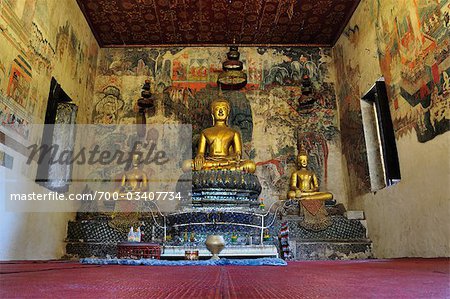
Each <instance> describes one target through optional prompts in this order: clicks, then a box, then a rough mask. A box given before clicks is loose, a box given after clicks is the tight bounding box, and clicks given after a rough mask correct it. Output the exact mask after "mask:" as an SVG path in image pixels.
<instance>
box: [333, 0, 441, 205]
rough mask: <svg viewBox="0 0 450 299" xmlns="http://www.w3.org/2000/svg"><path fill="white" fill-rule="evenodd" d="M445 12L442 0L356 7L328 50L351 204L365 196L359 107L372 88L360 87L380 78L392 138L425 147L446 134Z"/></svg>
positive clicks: (367, 182) (366, 186) (390, 0)
mask: <svg viewBox="0 0 450 299" xmlns="http://www.w3.org/2000/svg"><path fill="white" fill-rule="evenodd" d="M449 13H450V4H449V3H448V1H442V0H438V1H421V0H418V1H412V0H409V1H407V0H401V1H393V0H378V1H372V2H371V1H366V2H361V4H360V6H359V8H358V10H357V11H356V12H355V14H354V15H353V17H352V19H351V20H350V22H349V24H348V26H347V27H346V28H345V30H344V32H343V35H342V37H341V38H340V40H339V41H338V42H337V44H336V46H335V47H334V49H333V52H334V57H333V58H334V61H335V62H336V71H337V78H336V81H337V86H336V90H337V97H338V99H339V103H340V105H339V107H340V125H341V132H342V135H341V138H342V152H343V154H344V156H345V158H346V160H347V170H348V177H349V180H348V182H349V184H350V188H349V198H352V197H354V196H355V195H358V194H362V193H367V192H369V191H370V179H369V171H368V165H367V154H366V145H365V140H364V131H363V125H362V117H361V107H360V99H361V95H362V94H363V93H364V92H366V91H367V90H368V88H369V87H370V85H364V84H372V83H373V82H369V81H370V80H375V79H377V78H378V77H380V76H381V75H382V76H384V78H385V82H386V85H387V88H388V96H389V100H390V108H391V116H392V121H393V125H394V130H395V133H396V137H397V138H401V137H402V136H404V135H405V134H408V133H410V132H415V134H416V135H417V139H418V141H419V142H426V141H428V140H431V139H433V138H434V137H435V136H437V135H439V134H443V133H445V132H447V131H448V130H449V129H450V107H449V106H448V99H449V98H450V90H449V87H450V84H449V72H450V69H449V67H450V58H449V52H450V34H449ZM375 64H376V66H374V65H375ZM378 66H379V68H378Z"/></svg>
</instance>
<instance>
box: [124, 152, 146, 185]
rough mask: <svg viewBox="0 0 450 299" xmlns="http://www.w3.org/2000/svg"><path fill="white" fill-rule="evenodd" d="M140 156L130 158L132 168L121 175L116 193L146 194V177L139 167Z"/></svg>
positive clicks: (135, 155)
mask: <svg viewBox="0 0 450 299" xmlns="http://www.w3.org/2000/svg"><path fill="white" fill-rule="evenodd" d="M139 162H140V155H139V154H134V155H133V156H132V168H131V169H130V170H128V171H127V172H125V173H124V174H123V175H122V179H121V184H120V188H119V190H118V192H147V191H148V177H147V174H146V173H145V172H144V171H142V170H141V169H140V167H139Z"/></svg>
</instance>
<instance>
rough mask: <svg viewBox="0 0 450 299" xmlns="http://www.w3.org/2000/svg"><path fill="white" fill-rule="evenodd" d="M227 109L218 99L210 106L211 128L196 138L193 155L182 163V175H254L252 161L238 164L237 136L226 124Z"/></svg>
mask: <svg viewBox="0 0 450 299" xmlns="http://www.w3.org/2000/svg"><path fill="white" fill-rule="evenodd" d="M230 111H231V107H230V104H229V103H228V101H227V100H225V99H218V100H215V101H213V102H212V104H211V114H212V118H213V126H212V127H210V128H207V129H205V130H203V131H202V132H201V134H200V140H199V143H198V149H197V155H196V157H195V158H194V159H193V160H187V161H185V162H184V163H183V170H184V171H186V172H187V171H190V170H194V171H198V170H240V171H244V172H247V173H254V172H255V169H256V165H255V163H254V162H253V161H250V160H242V159H241V156H242V139H241V134H240V133H239V132H238V131H236V130H234V129H233V128H230V127H229V126H228V124H227V121H228V116H229V115H230Z"/></svg>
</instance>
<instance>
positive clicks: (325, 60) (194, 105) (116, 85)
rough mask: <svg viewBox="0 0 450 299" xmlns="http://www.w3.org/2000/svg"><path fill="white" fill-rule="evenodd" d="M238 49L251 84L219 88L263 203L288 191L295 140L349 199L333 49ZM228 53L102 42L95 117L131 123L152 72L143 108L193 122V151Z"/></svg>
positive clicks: (331, 186)
mask: <svg viewBox="0 0 450 299" xmlns="http://www.w3.org/2000/svg"><path fill="white" fill-rule="evenodd" d="M239 51H240V53H241V58H240V60H241V61H243V62H244V66H245V71H246V72H247V75H248V84H247V86H246V87H245V88H244V89H243V90H240V91H224V92H223V96H224V97H225V98H227V99H228V100H229V101H230V103H231V106H232V112H231V116H230V125H231V126H233V127H235V128H237V129H239V130H240V131H241V134H242V137H243V142H244V154H243V156H244V158H246V159H252V160H254V161H255V162H256V164H257V171H256V174H257V175H258V177H259V179H260V181H261V184H262V186H263V192H262V194H261V197H262V198H264V200H265V203H266V205H270V204H271V203H272V202H274V201H276V200H278V199H279V198H285V196H286V195H285V194H286V191H287V189H288V184H289V176H290V174H291V172H292V171H293V170H294V168H295V163H294V162H295V155H296V153H297V144H298V142H297V139H299V140H301V142H302V143H303V144H304V146H305V147H306V149H307V150H309V152H310V154H311V155H312V156H313V157H314V158H313V159H312V165H311V166H312V167H313V168H314V169H315V170H316V171H317V172H318V175H319V177H320V180H321V185H322V188H323V189H324V190H329V191H331V192H333V193H334V195H335V197H336V199H337V200H338V201H339V202H343V203H344V204H346V201H347V198H346V196H345V189H344V187H345V186H344V184H343V181H342V175H341V172H342V169H341V165H342V163H341V154H340V138H339V137H340V135H339V132H338V129H337V126H338V123H337V119H338V118H337V109H336V99H335V92H334V70H333V67H334V66H333V64H332V58H331V53H330V50H329V49H321V48H256V47H242V48H239ZM227 52H228V49H227V48H225V47H210V48H208V47H206V48H205V47H202V48H157V49H156V48H155V49H152V48H137V49H102V50H101V52H100V58H99V63H98V70H97V74H98V75H97V79H96V85H95V95H94V104H95V109H94V111H93V114H92V122H93V123H121V124H127V123H128V124H129V123H134V122H135V115H136V102H137V99H139V97H140V91H141V87H142V85H143V83H144V81H145V80H146V79H149V80H150V81H151V86H152V92H153V94H154V95H155V98H156V109H155V111H154V112H152V113H150V114H149V115H147V123H188V124H192V126H193V142H194V146H193V152H195V149H196V140H197V138H198V135H199V133H200V132H201V130H202V129H204V128H207V127H209V126H211V125H212V119H211V114H210V111H209V104H210V103H211V101H212V100H214V99H216V98H217V97H218V96H219V95H218V88H217V84H216V82H217V76H218V74H219V73H220V72H221V69H222V62H223V61H225V59H226V53H227ZM304 74H308V75H309V76H310V77H311V83H312V86H313V88H314V92H313V93H312V95H311V96H310V97H307V96H305V95H304V94H302V90H301V87H300V85H301V78H302V75H304ZM97 173H98V174H99V175H101V173H109V175H110V172H108V171H98V172H97ZM94 176H95V175H94ZM94 176H93V177H94ZM98 178H99V179H110V178H107V177H98Z"/></svg>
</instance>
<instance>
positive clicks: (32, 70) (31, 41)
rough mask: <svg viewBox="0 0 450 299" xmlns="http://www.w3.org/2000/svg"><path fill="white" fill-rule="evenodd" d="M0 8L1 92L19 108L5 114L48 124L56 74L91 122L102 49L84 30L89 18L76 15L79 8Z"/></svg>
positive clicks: (38, 4)
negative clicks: (85, 20) (46, 110)
mask: <svg viewBox="0 0 450 299" xmlns="http://www.w3.org/2000/svg"><path fill="white" fill-rule="evenodd" d="M0 9H1V10H2V11H1V12H0V14H2V16H5V18H2V19H1V20H0V22H1V27H2V32H1V34H0V45H1V48H2V52H1V53H0V61H1V63H0V65H1V66H0V92H1V93H2V95H3V96H4V97H7V98H9V99H13V100H14V101H15V102H16V103H18V104H19V105H9V104H8V105H7V107H8V112H6V110H4V111H3V112H4V114H11V113H12V114H13V115H16V114H19V115H21V116H23V117H21V119H23V121H24V122H29V123H33V122H35V121H38V122H40V121H42V120H43V118H44V114H45V109H46V106H47V98H48V94H49V87H50V80H51V77H52V76H53V77H55V78H57V79H58V81H59V82H60V83H61V85H62V86H63V88H64V90H65V91H66V92H67V93H68V94H69V95H70V97H71V98H72V99H74V101H76V102H77V104H78V105H79V106H80V109H79V112H80V113H79V114H78V115H79V117H80V119H84V121H86V122H87V119H89V118H90V114H86V113H87V111H90V110H91V109H92V108H91V106H90V105H89V104H88V103H90V102H91V101H90V100H91V98H92V91H93V88H94V82H95V70H96V64H97V52H98V45H97V43H96V41H95V39H94V37H93V36H92V34H91V32H90V29H89V27H88V26H87V25H81V26H79V24H78V21H79V20H80V19H81V20H82V18H83V16H82V14H81V12H80V13H79V14H78V15H77V14H76V13H75V14H74V13H73V12H74V11H77V9H78V7H77V4H76V3H75V2H74V3H68V4H67V5H60V3H59V2H57V1H36V0H14V1H13V0H4V1H3V2H2V5H0ZM72 24H76V26H77V28H75V27H74V26H73V25H72ZM80 37H82V38H80ZM80 87H81V88H80ZM8 103H9V102H8ZM2 109H4V108H2ZM16 110H17V111H16Z"/></svg>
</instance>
